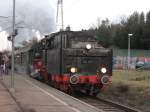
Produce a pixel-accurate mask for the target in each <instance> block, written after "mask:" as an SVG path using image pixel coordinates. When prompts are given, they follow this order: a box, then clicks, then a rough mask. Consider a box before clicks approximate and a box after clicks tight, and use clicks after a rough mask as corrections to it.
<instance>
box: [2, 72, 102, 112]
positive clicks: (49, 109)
mask: <svg viewBox="0 0 150 112" xmlns="http://www.w3.org/2000/svg"><path fill="white" fill-rule="evenodd" d="M10 79H11V77H10V75H5V76H4V77H3V80H0V112H103V111H102V110H100V109H97V108H95V107H93V106H91V105H89V104H87V103H84V102H82V101H80V100H78V99H76V98H74V97H72V96H70V95H67V94H65V93H63V92H61V91H59V90H57V89H55V88H52V87H50V86H48V85H46V84H44V83H41V82H39V81H37V80H35V79H32V78H30V77H28V76H27V75H19V74H15V81H14V82H15V83H14V91H12V90H11V91H10Z"/></svg>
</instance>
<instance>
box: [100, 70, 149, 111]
mask: <svg viewBox="0 0 150 112" xmlns="http://www.w3.org/2000/svg"><path fill="white" fill-rule="evenodd" d="M99 97H103V98H107V99H110V100H114V101H117V102H121V103H123V104H125V105H129V106H132V107H135V108H139V109H141V110H142V111H143V112H150V111H149V110H150V71H125V70H124V71H121V70H120V71H118V70H117V71H114V72H113V76H112V85H111V86H110V87H109V88H108V89H107V90H106V91H103V92H102V93H101V94H100V95H99Z"/></svg>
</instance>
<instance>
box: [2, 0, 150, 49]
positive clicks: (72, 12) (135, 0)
mask: <svg viewBox="0 0 150 112" xmlns="http://www.w3.org/2000/svg"><path fill="white" fill-rule="evenodd" d="M12 1H13V0H0V7H1V10H0V16H4V15H6V16H9V15H10V16H11V15H12ZM16 2H17V3H16V5H17V15H19V17H20V18H19V19H20V20H18V21H22V20H21V19H23V21H24V22H26V23H27V24H28V25H29V26H30V23H32V24H33V25H31V27H34V28H39V30H41V31H42V32H48V31H49V32H51V31H54V29H55V21H56V20H55V19H56V9H57V0H16ZM63 3H64V4H63V5H64V25H65V27H66V26H68V25H70V26H71V29H72V30H81V29H88V28H90V27H92V26H93V25H96V24H97V19H98V18H100V19H101V20H102V19H105V18H108V19H109V20H110V21H112V22H118V21H119V20H120V17H121V16H128V15H130V14H132V13H133V12H134V11H138V12H141V11H144V12H145V13H146V12H148V11H150V5H149V4H150V0H63ZM24 7H25V8H24ZM20 9H21V10H20ZM30 18H31V19H32V20H31V19H30ZM39 18H40V19H39ZM25 19H26V20H25ZM44 19H45V20H44ZM0 20H1V21H2V19H0ZM8 24H10V23H8V22H7V23H6V24H3V25H4V26H5V27H6V26H9V25H8ZM40 25H42V27H39V26H40ZM50 29H51V30H50ZM52 29H53V30H52ZM4 34H5V33H3V34H0V42H1V43H0V50H1V49H5V48H8V45H6V44H5V45H2V41H3V44H4V43H6V42H7V41H6V37H5V39H4ZM26 35H27V33H26ZM22 36H23V35H22ZM24 36H25V35H24ZM2 37H3V39H2ZM19 39H22V38H20V37H19V38H18V39H17V40H19ZM4 40H5V42H4Z"/></svg>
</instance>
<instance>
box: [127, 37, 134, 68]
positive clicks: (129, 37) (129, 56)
mask: <svg viewBox="0 0 150 112" xmlns="http://www.w3.org/2000/svg"><path fill="white" fill-rule="evenodd" d="M132 36H133V34H128V69H130V38H131V37H132Z"/></svg>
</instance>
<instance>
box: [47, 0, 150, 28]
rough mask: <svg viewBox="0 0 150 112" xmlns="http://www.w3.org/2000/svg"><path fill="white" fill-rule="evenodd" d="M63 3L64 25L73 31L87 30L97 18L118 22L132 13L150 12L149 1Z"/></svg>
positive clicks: (77, 0)
mask: <svg viewBox="0 0 150 112" xmlns="http://www.w3.org/2000/svg"><path fill="white" fill-rule="evenodd" d="M49 1H52V0H49ZM63 1H64V24H65V25H66V26H67V25H70V26H71V27H72V29H73V30H80V29H87V28H89V27H91V26H92V25H93V24H96V22H97V19H98V18H100V19H105V18H108V19H110V20H111V21H113V22H118V21H119V19H120V17H121V16H128V15H130V14H132V13H133V12H134V11H138V12H141V11H144V12H148V11H150V0H63Z"/></svg>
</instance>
